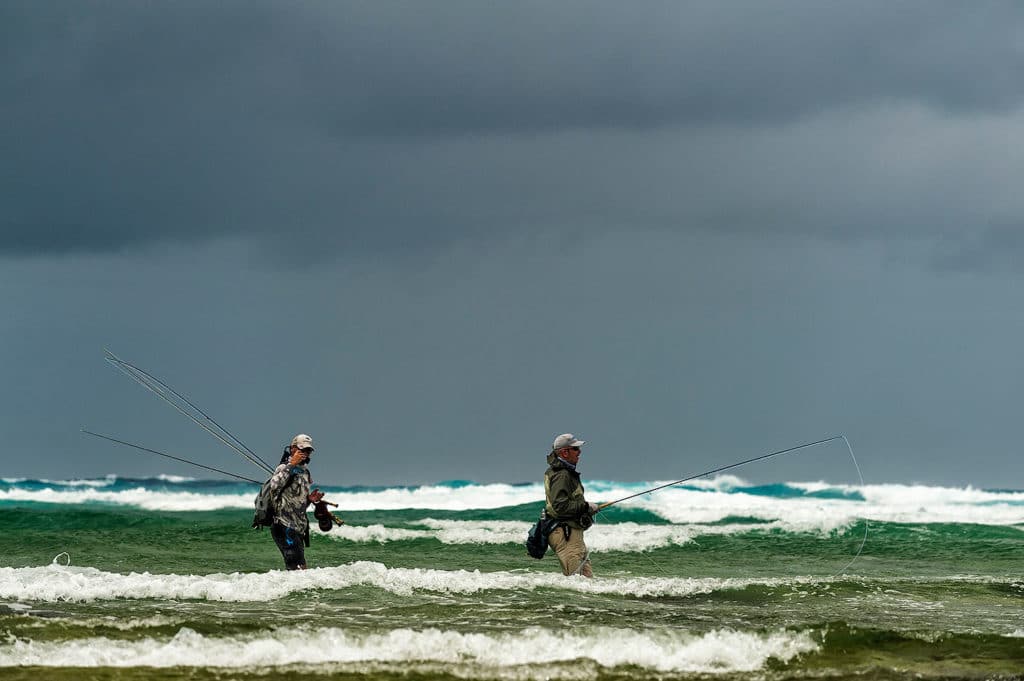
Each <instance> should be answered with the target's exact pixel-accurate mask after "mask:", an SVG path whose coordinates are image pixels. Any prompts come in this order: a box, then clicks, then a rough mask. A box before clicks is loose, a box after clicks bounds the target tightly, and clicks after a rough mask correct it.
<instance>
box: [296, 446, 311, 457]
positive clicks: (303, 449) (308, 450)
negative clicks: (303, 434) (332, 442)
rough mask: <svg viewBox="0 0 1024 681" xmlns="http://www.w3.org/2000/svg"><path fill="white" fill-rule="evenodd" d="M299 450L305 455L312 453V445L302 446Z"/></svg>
mask: <svg viewBox="0 0 1024 681" xmlns="http://www.w3.org/2000/svg"><path fill="white" fill-rule="evenodd" d="M299 451H300V452H302V453H303V454H305V455H306V456H309V455H310V454H312V453H313V448H312V447H303V448H302V449H300V450H299Z"/></svg>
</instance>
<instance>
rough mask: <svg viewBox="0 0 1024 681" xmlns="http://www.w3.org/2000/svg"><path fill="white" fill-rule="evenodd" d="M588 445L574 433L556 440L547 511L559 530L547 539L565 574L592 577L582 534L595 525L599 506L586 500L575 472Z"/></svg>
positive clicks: (547, 488)
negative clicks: (582, 449) (555, 521)
mask: <svg viewBox="0 0 1024 681" xmlns="http://www.w3.org/2000/svg"><path fill="white" fill-rule="evenodd" d="M585 442H586V441H585V440H578V439H576V436H575V435H573V434H572V433H563V434H562V435H559V436H558V437H556V438H555V441H554V443H552V445H551V453H550V454H548V470H547V471H546V472H545V473H544V496H545V497H546V504H545V507H544V510H545V512H546V513H547V517H548V518H554V519H555V520H558V521H559V523H558V527H556V528H555V529H554V530H552V532H551V534H549V535H548V543H549V544H550V545H551V548H553V549H554V550H555V553H556V554H557V555H558V562H559V563H561V564H562V574H564V575H575V574H581V575H583V576H584V577H593V576H594V573H593V571H592V570H591V568H590V552H589V551H588V550H587V545H586V544H585V543H584V542H583V532H584V530H586V529H587V528H588V527H590V526H591V525H592V524H593V522H594V521H593V519H592V516H593V515H594V513H596V512H597V504H592V503H590V502H588V501H587V500H586V499H584V498H583V483H582V482H581V481H580V474H579V473H577V472H576V464H577V463H579V460H580V447H582V446H583V445H584V444H585Z"/></svg>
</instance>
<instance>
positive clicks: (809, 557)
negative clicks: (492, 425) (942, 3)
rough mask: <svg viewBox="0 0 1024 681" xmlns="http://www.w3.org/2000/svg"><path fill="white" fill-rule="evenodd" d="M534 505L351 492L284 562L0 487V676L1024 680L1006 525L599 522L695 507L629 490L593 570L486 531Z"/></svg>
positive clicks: (192, 528) (205, 517)
mask: <svg viewBox="0 0 1024 681" xmlns="http://www.w3.org/2000/svg"><path fill="white" fill-rule="evenodd" d="M779 503H783V502H779ZM828 503H831V502H828ZM822 508H824V509H827V508H830V506H823V507H822ZM537 510H538V505H537V504H525V505H524V504H514V505H509V506H499V507H495V508H487V509H470V510H443V509H436V508H434V509H423V508H409V509H393V510H363V511H348V512H343V513H342V514H343V516H344V518H345V520H346V523H347V524H348V525H350V526H351V528H347V529H346V530H344V531H346V532H351V533H353V534H352V535H351V536H344V535H340V534H339V535H335V534H333V533H328V534H326V535H325V534H320V533H314V535H313V537H312V545H311V546H310V547H309V548H308V549H307V558H308V559H309V563H310V566H311V568H312V569H311V570H308V571H306V572H305V573H286V572H284V571H282V570H281V558H280V555H279V553H278V552H277V550H276V548H275V546H274V545H273V542H272V540H271V539H270V536H269V533H268V532H266V531H262V532H260V531H255V530H252V529H250V528H249V527H248V524H249V522H250V520H251V512H249V511H248V510H246V509H244V508H225V509H221V510H208V511H166V510H143V509H140V508H138V507H135V506H131V505H116V504H98V503H85V504H67V503H59V504H58V503H41V502H34V501H28V502H26V501H20V502H12V501H6V502H3V504H2V506H0V537H3V538H4V540H3V544H2V561H0V603H2V604H4V605H0V632H2V635H3V643H0V678H3V679H19V680H20V679H38V678H47V679H255V678H283V679H292V678H295V679H299V678H303V679H319V678H333V679H344V678H363V679H365V678H370V679H464V678H495V679H520V678H522V679H527V678H528V679H541V678H567V679H578V678H586V679H620V678H621V679H625V678H630V679H633V678H658V679H683V678H686V679H693V678H715V679H749V680H753V679H780V680H781V679H807V678H829V679H901V680H902V679H908V680H909V679H921V678H923V679H1004V680H1007V679H1021V678H1024V577H1022V575H1021V568H1022V566H1024V532H1022V530H1021V526H1020V525H1019V524H978V523H950V522H935V523H923V522H912V523H900V522H889V521H881V520H874V521H870V522H868V521H864V520H863V519H861V520H858V521H854V522H851V523H848V524H846V525H844V526H843V527H841V528H839V529H835V530H827V531H792V530H787V529H780V528H778V527H776V526H774V525H772V524H771V523H769V522H767V521H766V520H765V519H764V518H763V517H751V516H744V515H724V516H722V517H721V518H718V519H717V520H714V521H711V522H707V523H703V524H702V525H701V527H700V528H698V529H697V530H695V531H694V534H693V536H692V537H690V538H688V539H687V540H685V541H683V540H676V541H670V542H667V543H666V542H660V541H654V540H650V542H649V543H650V546H649V547H647V548H641V549H636V548H627V549H616V548H615V547H614V545H604V544H602V542H603V541H604V540H602V539H601V536H602V535H601V533H604V536H605V537H609V536H611V537H618V538H619V539H618V540H617V542H618V543H619V544H623V545H624V544H628V542H629V541H630V538H635V537H636V536H638V535H641V534H643V533H657V532H664V531H670V530H671V531H674V530H678V529H685V528H682V525H684V524H682V523H678V522H675V523H673V522H670V521H668V520H666V519H665V517H664V516H663V515H662V514H659V513H657V512H654V510H650V509H643V508H630V507H624V508H621V509H611V510H610V512H608V513H607V514H604V515H603V517H602V518H601V519H600V523H599V524H598V525H597V526H595V527H594V528H593V529H591V530H590V531H589V532H588V533H587V534H588V542H590V543H591V545H592V548H594V547H595V546H597V545H601V546H602V548H601V549H600V550H597V549H594V551H593V554H592V563H593V566H594V571H595V574H596V577H595V579H594V580H592V581H588V580H585V579H583V578H578V577H574V578H565V577H562V576H561V574H560V573H559V572H558V564H557V560H556V559H555V558H554V556H553V555H550V554H549V555H548V556H547V557H546V558H545V559H543V560H541V561H536V560H533V559H531V558H529V557H528V556H526V554H525V551H524V550H523V548H522V546H521V544H519V543H514V542H512V541H502V540H501V537H503V536H505V535H501V536H496V535H494V533H498V534H500V533H501V532H506V531H508V536H510V537H512V536H520V534H519V533H517V532H516V530H517V529H518V528H519V524H521V525H522V529H523V530H525V527H526V526H527V525H528V522H529V520H531V519H532V518H534V517H536V513H537ZM655 510H656V509H655ZM1011 510H1012V509H1011ZM509 523H511V524H512V525H511V529H509V528H507V527H506V526H505V525H503V524H509ZM866 524H867V527H868V534H867V541H864V536H865V534H864V533H865V526H866ZM363 531H365V532H366V534H365V536H364V535H357V534H355V533H356V532H363ZM481 532H484V534H483V536H484V537H485V539H484V540H480V539H479V536H478V535H480V533H481ZM488 532H489V533H491V534H490V535H488V534H487V533H488ZM403 533H406V534H403ZM445 533H448V534H445ZM521 534H525V531H523V532H522V533H521ZM651 536H655V535H653V534H652V535H651ZM374 537H376V538H374ZM613 544H614V542H613ZM858 551H859V552H860V553H859V555H857V554H858ZM65 552H66V554H67V556H61V558H60V559H59V561H58V564H54V563H52V561H53V559H54V557H55V556H57V555H58V554H62V553H65ZM854 556H857V558H856V560H855V561H854V563H853V565H850V566H849V567H847V565H848V563H849V562H850V561H851V560H852V559H853V558H854ZM65 563H70V564H69V565H65ZM844 568H846V570H845V573H844V574H836V573H837V572H839V571H841V570H843V569H844Z"/></svg>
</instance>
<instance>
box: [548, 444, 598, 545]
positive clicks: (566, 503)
mask: <svg viewBox="0 0 1024 681" xmlns="http://www.w3.org/2000/svg"><path fill="white" fill-rule="evenodd" d="M544 496H545V499H546V503H545V505H544V510H545V512H547V515H548V517H549V518H556V519H558V520H562V521H565V524H566V525H568V526H569V527H571V528H573V529H576V530H582V529H583V526H582V525H580V522H579V518H580V517H581V516H583V515H586V514H588V513H589V512H590V507H589V504H587V500H586V499H584V498H583V483H582V482H580V474H579V473H577V472H576V471H575V470H574V469H573V468H572V467H570V466H569V465H567V464H566V463H564V462H563V461H562V460H561V459H559V458H558V457H557V456H555V454H554V452H552V453H551V454H548V470H547V471H546V472H545V473H544Z"/></svg>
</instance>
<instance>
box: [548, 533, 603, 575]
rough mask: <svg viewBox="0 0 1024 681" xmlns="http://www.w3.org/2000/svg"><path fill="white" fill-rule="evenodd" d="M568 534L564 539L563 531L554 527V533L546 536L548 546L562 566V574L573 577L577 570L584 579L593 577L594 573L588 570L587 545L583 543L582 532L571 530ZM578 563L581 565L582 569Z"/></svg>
mask: <svg viewBox="0 0 1024 681" xmlns="http://www.w3.org/2000/svg"><path fill="white" fill-rule="evenodd" d="M569 532H570V534H569V538H568V539H566V538H565V530H563V529H562V528H561V527H556V528H555V531H554V532H552V533H551V534H549V535H548V544H550V545H551V548H553V549H554V550H555V553H556V554H557V555H558V562H559V563H561V564H562V574H563V575H573V574H576V571H577V570H579V574H581V575H583V576H584V577H593V576H594V572H593V571H592V570H591V569H590V559H589V557H588V556H587V545H586V544H584V543H583V530H577V529H575V528H572V529H570V530H569ZM584 560H586V562H585V563H584V562H583V561H584ZM580 563H583V567H582V568H581V567H580Z"/></svg>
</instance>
